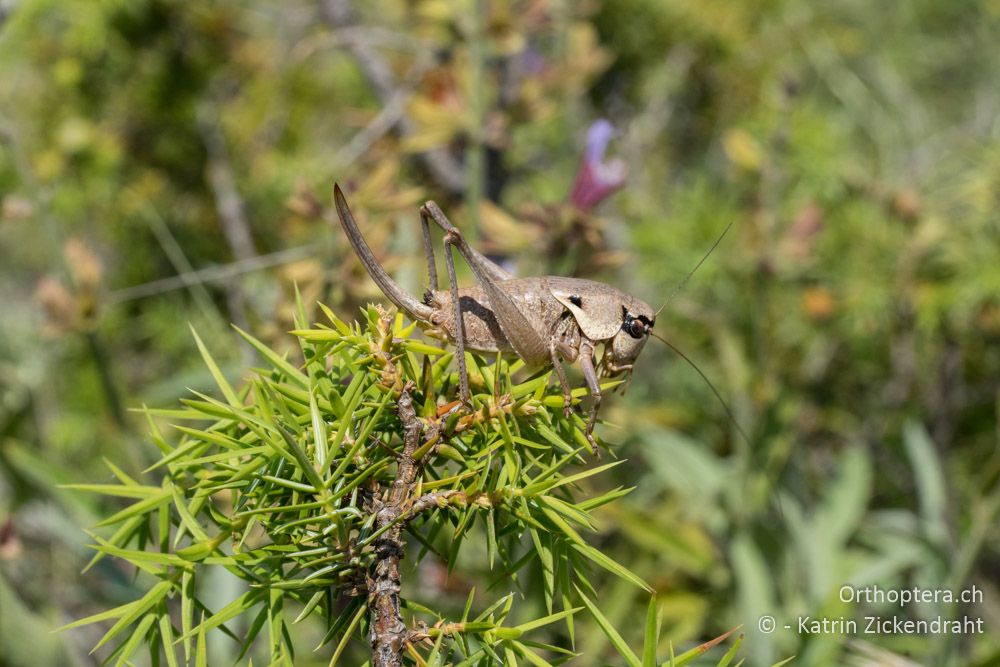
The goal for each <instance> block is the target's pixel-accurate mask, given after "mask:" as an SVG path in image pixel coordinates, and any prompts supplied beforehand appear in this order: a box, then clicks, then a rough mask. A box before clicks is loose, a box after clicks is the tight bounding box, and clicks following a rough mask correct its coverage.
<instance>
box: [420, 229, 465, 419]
mask: <svg viewBox="0 0 1000 667" xmlns="http://www.w3.org/2000/svg"><path fill="white" fill-rule="evenodd" d="M422 212H423V211H421V213H422ZM457 231H458V230H455V232H456V233H451V231H450V230H449V233H447V234H445V237H444V263H445V265H446V266H447V267H448V283H449V285H448V288H449V289H450V291H451V302H452V303H453V304H454V307H455V347H456V348H457V350H456V351H455V356H456V357H457V358H458V383H459V393H460V396H461V399H462V402H463V403H464V404H465V405H466V406H467V407H470V408H471V407H472V394H471V392H470V391H469V369H468V367H467V366H466V364H465V320H464V319H463V318H462V302H461V301H460V300H459V296H458V277H457V276H456V274H455V256H454V253H453V252H452V246H454V245H456V244H457V243H460V242H461V240H462V237H461V235H460V234H457Z"/></svg>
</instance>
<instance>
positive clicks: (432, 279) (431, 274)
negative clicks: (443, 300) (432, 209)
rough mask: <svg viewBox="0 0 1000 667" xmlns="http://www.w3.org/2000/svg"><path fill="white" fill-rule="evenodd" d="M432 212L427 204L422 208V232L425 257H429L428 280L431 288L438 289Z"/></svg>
mask: <svg viewBox="0 0 1000 667" xmlns="http://www.w3.org/2000/svg"><path fill="white" fill-rule="evenodd" d="M430 219H431V217H430V213H429V212H428V211H427V207H426V206H422V207H421V208H420V232H421V234H423V237H424V257H425V258H426V259H427V280H428V282H429V283H430V288H431V289H432V290H434V291H437V289H438V276H437V264H436V262H435V259H434V246H433V245H432V244H431V228H430V224H429V220H430Z"/></svg>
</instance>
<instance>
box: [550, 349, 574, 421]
mask: <svg viewBox="0 0 1000 667" xmlns="http://www.w3.org/2000/svg"><path fill="white" fill-rule="evenodd" d="M557 348H558V343H557V341H556V340H555V339H552V340H550V341H549V356H550V357H551V358H552V367H553V368H555V369H556V377H558V378H559V385H560V386H561V387H562V393H563V414H564V415H566V417H569V416H570V415H572V414H573V394H572V392H571V391H570V388H569V380H567V379H566V369H564V368H563V366H562V360H561V359H560V358H559V351H558V349H557Z"/></svg>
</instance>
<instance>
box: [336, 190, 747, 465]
mask: <svg viewBox="0 0 1000 667" xmlns="http://www.w3.org/2000/svg"><path fill="white" fill-rule="evenodd" d="M334 202H335V204H336V208H337V214H338V217H339V218H340V224H341V226H342V227H343V228H344V232H345V233H346V234H347V238H348V239H349V240H350V242H351V245H352V246H353V247H354V251H355V253H356V254H357V256H358V258H359V259H360V260H361V263H362V264H364V266H365V269H366V270H367V271H368V274H369V275H370V276H371V278H372V280H374V281H375V283H376V284H378V286H379V288H380V289H381V290H382V292H383V293H384V294H385V295H386V296H387V297H388V298H389V300H390V301H392V302H393V303H394V304H395V305H396V306H397V307H398V308H400V309H401V310H402V311H403V312H405V313H406V314H407V315H409V316H410V317H411V318H413V319H414V320H416V321H417V322H418V323H420V324H421V325H422V326H423V328H424V329H425V330H426V331H427V333H428V334H429V335H431V336H435V337H439V338H446V339H447V340H448V341H450V342H452V343H454V344H455V346H456V348H457V351H456V355H455V358H456V360H457V363H458V374H459V391H460V397H461V399H462V402H463V403H464V404H465V405H466V406H470V405H471V397H470V393H469V377H468V369H467V368H466V362H465V351H466V350H474V351H477V352H494V353H500V354H504V355H508V356H517V357H519V358H521V359H523V360H524V362H525V364H526V365H527V366H528V367H529V368H544V367H546V366H551V367H552V368H553V369H555V371H556V376H557V377H558V378H559V383H560V386H561V388H562V394H563V410H564V412H565V413H566V415H567V416H569V415H570V414H571V413H572V410H573V407H572V395H571V390H570V385H569V381H568V380H567V378H566V371H565V369H564V368H563V366H562V362H564V361H565V362H566V363H571V364H572V363H578V364H579V366H580V370H581V371H582V372H583V377H584V379H585V381H586V383H587V388H588V390H589V392H590V395H591V398H592V399H593V402H592V404H591V407H590V411H589V414H588V417H587V426H586V431H585V435H586V438H587V442H588V443H590V446H591V448H592V450H593V451H594V453H596V452H597V443H596V441H595V440H594V437H593V431H594V425H595V424H596V422H597V413H598V410H599V409H600V405H601V386H600V382H599V380H600V378H602V377H608V378H614V377H617V376H620V375H622V374H628V373H630V372H631V371H632V368H633V366H634V364H635V360H636V358H637V357H638V356H639V353H640V352H641V351H642V348H643V346H644V345H645V344H646V340H647V338H648V337H649V335H650V334H652V333H653V332H652V329H653V325H654V324H655V321H656V315H657V313H658V312H659V311H654V310H653V309H652V308H651V307H650V306H649V304H647V303H646V302H645V301H643V300H641V299H639V298H637V297H634V296H632V295H630V294H626V293H625V292H622V291H621V290H619V289H616V288H614V287H611V286H610V285H606V284H604V283H600V282H596V281H593V280H585V279H583V278H566V277H562V276H544V277H533V278H517V277H515V276H513V275H512V274H511V273H509V272H508V271H507V270H506V269H504V268H503V267H501V266H500V265H498V264H497V263H495V262H493V261H492V260H490V259H489V258H487V257H486V256H485V255H483V254H482V253H480V252H479V251H477V250H476V249H475V248H473V247H472V246H471V245H469V244H468V242H466V240H465V238H464V237H463V236H462V233H461V231H459V230H458V229H457V228H456V227H455V226H454V225H452V224H451V222H450V221H449V220H448V218H447V217H446V216H445V214H444V213H443V212H442V211H441V209H440V208H439V207H438V206H437V204H435V203H434V202H432V201H428V202H427V203H426V204H424V205H423V206H421V207H420V222H421V229H422V232H423V244H424V253H425V255H426V258H427V272H428V276H429V280H430V289H428V290H427V292H426V293H425V294H424V298H423V299H422V300H421V299H417V298H416V297H415V296H413V295H412V294H408V293H407V292H405V291H404V290H403V289H402V288H401V287H400V286H399V285H398V284H397V283H396V282H395V281H394V280H393V279H392V278H391V277H390V276H389V274H388V273H387V272H386V270H385V269H384V268H383V267H382V265H381V264H380V263H379V262H378V260H377V259H375V255H374V254H373V253H372V251H371V249H370V248H369V247H368V244H367V243H366V242H365V240H364V237H363V236H362V234H361V230H360V229H359V228H358V225H357V223H356V222H355V220H354V216H353V215H352V214H351V210H350V208H348V205H347V200H346V199H345V198H344V193H343V192H342V191H341V189H340V186H339V185H334ZM432 221H433V222H434V223H435V224H436V225H438V226H439V227H440V228H441V229H442V230H443V231H444V251H445V265H446V266H447V269H448V283H449V284H448V289H446V290H441V289H439V288H438V279H437V268H436V265H435V259H434V248H433V244H432V243H431V235H430V223H431V222H432ZM728 230H729V228H728V227H727V228H726V231H728ZM723 235H725V232H723ZM721 238H722V237H721V236H720V237H719V240H721ZM716 245H718V241H716ZM452 248H454V249H456V250H458V252H459V254H460V255H461V256H462V258H463V259H464V260H465V261H466V263H467V264H468V265H469V267H470V268H471V269H472V272H473V274H474V275H475V277H476V282H477V283H478V284H477V285H476V286H474V287H462V288H460V287H459V286H458V283H457V279H456V275H455V261H454V256H453V253H452ZM714 248H715V246H713V249H714ZM709 253H711V250H710V251H709ZM706 257H707V255H706ZM702 261H704V258H703V259H702ZM700 265H701V262H699V263H698V266H700ZM697 268H698V267H697V266H696V267H695V270H697ZM692 273H694V271H692ZM688 277H690V274H689V276H688ZM685 281H686V279H685ZM682 284H683V283H682ZM657 338H660V337H659V336H657ZM661 340H663V342H665V343H667V341H666V340H664V339H662V338H661ZM602 345H603V354H602V355H601V357H600V360H599V361H595V352H596V350H597V348H598V346H602ZM667 345H668V346H670V347H671V348H672V349H673V350H674V351H675V352H678V353H679V354H680V351H679V350H677V349H676V348H674V347H673V345H670V343H667ZM681 356H682V357H683V358H684V359H685V361H687V362H688V363H692V365H693V362H691V360H690V359H688V358H687V357H686V356H684V355H683V354H681ZM695 368H696V369H697V367H695ZM698 372H699V373H700V374H701V376H702V377H703V378H704V379H705V380H706V381H708V378H707V377H705V375H704V374H703V373H701V371H700V370H698ZM709 386H711V382H709ZM712 391H713V392H715V394H716V396H717V397H718V398H719V400H720V401H722V397H721V396H720V395H719V393H718V391H716V390H715V387H714V386H713V387H712ZM722 403H723V406H724V407H726V411H727V413H729V414H730V417H732V413H731V412H730V411H729V408H728V406H726V405H725V401H722ZM741 432H742V431H741Z"/></svg>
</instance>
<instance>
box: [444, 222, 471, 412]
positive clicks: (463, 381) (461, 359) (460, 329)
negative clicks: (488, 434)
mask: <svg viewBox="0 0 1000 667" xmlns="http://www.w3.org/2000/svg"><path fill="white" fill-rule="evenodd" d="M459 238H461V237H459ZM454 244H455V240H454V237H453V235H452V234H446V235H445V237H444V263H445V265H446V266H447V267H448V283H449V289H450V290H451V302H452V303H453V304H454V305H455V347H456V348H457V350H456V351H455V356H456V357H457V358H458V383H459V392H460V395H461V398H462V402H463V403H465V405H466V406H468V407H470V408H471V407H472V395H471V394H470V392H469V369H468V368H467V367H466V365H465V320H464V318H463V317H462V302H461V301H460V300H459V297H458V277H457V276H456V275H455V257H454V255H453V254H452V252H451V247H452V245H454Z"/></svg>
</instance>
